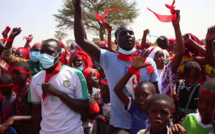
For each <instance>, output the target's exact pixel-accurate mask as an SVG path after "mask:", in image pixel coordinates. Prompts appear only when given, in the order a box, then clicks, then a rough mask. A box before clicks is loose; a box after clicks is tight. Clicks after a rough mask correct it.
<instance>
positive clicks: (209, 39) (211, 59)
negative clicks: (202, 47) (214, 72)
mask: <svg viewBox="0 0 215 134" xmlns="http://www.w3.org/2000/svg"><path fill="white" fill-rule="evenodd" d="M214 40H215V26H212V27H210V28H208V32H207V35H206V59H207V61H208V63H209V64H210V65H211V66H214V65H215V53H214V48H213V43H214Z"/></svg>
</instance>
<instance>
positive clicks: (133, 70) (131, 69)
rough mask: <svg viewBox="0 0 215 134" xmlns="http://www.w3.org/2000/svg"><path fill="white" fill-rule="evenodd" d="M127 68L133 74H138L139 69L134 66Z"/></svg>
mask: <svg viewBox="0 0 215 134" xmlns="http://www.w3.org/2000/svg"><path fill="white" fill-rule="evenodd" d="M127 70H128V71H129V73H131V74H136V72H137V71H138V70H136V69H134V68H133V67H132V66H130V67H128V69H127Z"/></svg>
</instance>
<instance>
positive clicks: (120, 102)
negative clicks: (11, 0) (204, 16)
mask: <svg viewBox="0 0 215 134" xmlns="http://www.w3.org/2000/svg"><path fill="white" fill-rule="evenodd" d="M72 3H73V5H74V8H75V16H74V35H75V41H76V42H72V43H71V45H70V49H67V48H66V46H65V45H64V44H63V43H62V42H59V41H58V40H56V39H52V38H50V39H47V40H44V41H41V43H40V42H39V43H35V44H33V45H31V41H32V40H33V35H29V36H28V37H27V38H26V44H25V45H24V46H23V47H19V48H15V47H14V44H13V41H14V40H15V38H16V36H18V35H19V34H20V33H21V31H22V29H21V28H19V27H16V28H13V29H12V30H11V32H9V30H8V27H7V28H6V29H5V30H4V31H3V32H2V35H3V39H2V41H0V54H1V56H0V108H1V110H0V134H7V133H9V134H39V133H40V134H129V133H130V134H150V133H151V134H170V133H173V134H181V133H186V134H215V69H214V68H215V47H214V46H215V26H212V27H209V28H208V31H207V34H206V38H205V41H206V44H205V47H203V43H202V41H201V40H199V39H198V38H197V37H196V36H195V35H193V34H191V33H187V34H185V35H182V34H181V29H180V12H179V10H174V13H175V14H176V19H175V20H173V21H172V26H173V29H174V33H175V39H173V38H167V37H166V36H160V37H158V38H157V41H156V44H157V45H156V46H152V45H151V43H149V42H147V41H146V38H147V35H148V34H149V33H150V31H149V29H146V30H144V34H143V37H142V41H141V44H135V43H136V41H135V35H134V32H133V30H132V28H131V27H130V26H129V25H122V26H119V27H118V28H117V30H116V31H115V44H116V46H117V47H116V48H115V47H113V44H112V40H111V32H112V27H111V25H110V24H108V23H107V22H105V23H103V26H104V27H105V28H106V29H107V31H108V39H107V42H103V41H101V42H100V43H99V44H96V43H94V42H92V41H90V40H88V39H87V36H86V35H87V33H86V31H85V28H84V25H83V20H82V12H81V11H82V7H81V2H80V0H73V1H72Z"/></svg>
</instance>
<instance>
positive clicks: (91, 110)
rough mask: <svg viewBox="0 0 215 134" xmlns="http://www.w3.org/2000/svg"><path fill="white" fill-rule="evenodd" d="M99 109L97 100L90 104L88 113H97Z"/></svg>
mask: <svg viewBox="0 0 215 134" xmlns="http://www.w3.org/2000/svg"><path fill="white" fill-rule="evenodd" d="M99 111H100V108H99V105H98V103H97V102H96V103H95V104H93V105H90V107H89V114H97V113H99Z"/></svg>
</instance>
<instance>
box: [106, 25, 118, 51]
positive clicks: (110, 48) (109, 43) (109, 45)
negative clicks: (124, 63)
mask: <svg viewBox="0 0 215 134" xmlns="http://www.w3.org/2000/svg"><path fill="white" fill-rule="evenodd" d="M103 26H104V27H105V28H106V29H107V31H108V50H109V51H111V52H113V53H117V51H116V50H114V49H113V46H112V41H111V32H112V26H110V24H109V23H107V22H105V23H103Z"/></svg>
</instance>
